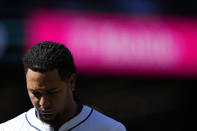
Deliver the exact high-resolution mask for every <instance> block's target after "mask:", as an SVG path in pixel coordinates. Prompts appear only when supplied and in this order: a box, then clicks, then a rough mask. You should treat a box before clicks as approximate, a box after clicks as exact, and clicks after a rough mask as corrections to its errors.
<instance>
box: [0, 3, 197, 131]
mask: <svg viewBox="0 0 197 131" xmlns="http://www.w3.org/2000/svg"><path fill="white" fill-rule="evenodd" d="M196 7H197V2H196V1H195V0H187V1H186V0H183V1H170V0H113V1H112V0H94V1H91V0H42V1H38V0H30V1H23V0H17V1H16V0H6V1H0V72H1V84H0V86H1V88H0V102H1V106H0V110H1V113H0V122H4V121H7V120H9V119H11V118H13V117H15V116H16V115H18V114H20V113H22V112H24V111H27V110H28V109H29V108H31V107H32V105H31V102H30V100H29V98H28V95H27V92H26V84H25V76H24V73H23V65H22V61H21V58H22V56H23V54H24V52H25V51H26V50H27V49H28V48H30V47H31V46H32V45H33V44H35V43H37V42H41V41H44V40H51V41H55V42H60V43H64V44H65V45H66V46H67V47H68V48H69V49H70V50H71V52H72V53H73V57H74V59H75V63H76V65H77V68H78V80H77V95H78V97H79V99H80V101H81V103H84V104H87V105H89V106H92V107H94V108H96V109H97V110H99V111H101V112H103V113H104V114H106V115H108V116H110V117H113V118H114V119H116V120H118V121H120V122H122V123H123V124H124V125H125V126H126V127H127V130H128V131H130V130H131V131H132V130H133V131H145V130H146V131H147V130H150V131H166V130H177V131H183V130H189V129H193V128H195V129H196V126H195V123H196V120H195V118H196V107H195V102H196V100H197V99H196V86H197V83H196V80H197V53H196V50H197V19H196V18H197V17H196V15H197V8H196Z"/></svg>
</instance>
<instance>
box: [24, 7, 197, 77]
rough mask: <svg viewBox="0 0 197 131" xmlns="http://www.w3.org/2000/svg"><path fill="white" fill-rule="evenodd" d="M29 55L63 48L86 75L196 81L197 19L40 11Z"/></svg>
mask: <svg viewBox="0 0 197 131" xmlns="http://www.w3.org/2000/svg"><path fill="white" fill-rule="evenodd" d="M25 35H26V37H25V38H26V40H25V43H26V44H25V50H27V49H28V48H30V47H31V46H32V45H33V44H35V43H38V42H42V41H45V40H49V41H54V42H60V43H64V44H65V45H66V46H67V47H68V48H69V49H70V50H71V52H72V54H73V57H74V60H75V64H76V65H77V68H78V71H79V73H81V74H92V75H123V76H125V75H129V76H136V75H139V76H187V77H189V76H192V77H194V76H197V19H195V18H184V17H172V16H132V15H120V14H99V13H79V12H61V11H54V10H53V11H49V10H47V11H46V10H40V11H36V12H33V13H31V14H29V16H28V18H27V21H26V25H25Z"/></svg>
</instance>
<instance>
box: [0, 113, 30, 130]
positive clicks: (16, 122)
mask: <svg viewBox="0 0 197 131" xmlns="http://www.w3.org/2000/svg"><path fill="white" fill-rule="evenodd" d="M26 113H27V112H24V113H22V114H20V115H18V116H16V117H14V118H12V119H10V120H8V121H6V122H4V123H1V124H0V131H1V130H9V129H16V128H18V127H20V126H21V127H22V126H24V124H25V123H27V120H26Z"/></svg>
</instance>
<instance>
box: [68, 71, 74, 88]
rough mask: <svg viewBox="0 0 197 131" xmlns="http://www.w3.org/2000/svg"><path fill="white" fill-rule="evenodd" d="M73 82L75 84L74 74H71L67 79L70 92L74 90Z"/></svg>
mask: <svg viewBox="0 0 197 131" xmlns="http://www.w3.org/2000/svg"><path fill="white" fill-rule="evenodd" d="M75 82H76V74H75V73H73V74H72V75H71V76H70V78H69V79H68V83H69V85H70V88H71V90H72V91H74V90H75Z"/></svg>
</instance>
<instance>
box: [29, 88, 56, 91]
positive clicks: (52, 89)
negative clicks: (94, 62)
mask: <svg viewBox="0 0 197 131" xmlns="http://www.w3.org/2000/svg"><path fill="white" fill-rule="evenodd" d="M28 90H29V91H31V92H33V91H42V90H40V89H37V90H35V89H32V88H28ZM55 90H57V88H50V89H47V90H46V91H55Z"/></svg>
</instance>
